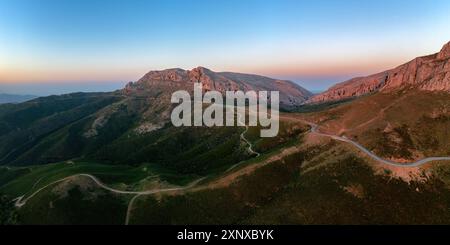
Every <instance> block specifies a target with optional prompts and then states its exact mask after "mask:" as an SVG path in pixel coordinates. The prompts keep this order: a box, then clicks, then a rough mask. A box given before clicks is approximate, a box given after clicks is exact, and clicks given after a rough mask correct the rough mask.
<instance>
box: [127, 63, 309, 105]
mask: <svg viewBox="0 0 450 245" xmlns="http://www.w3.org/2000/svg"><path fill="white" fill-rule="evenodd" d="M197 82H199V83H202V85H203V89H204V90H205V91H212V90H214V91H219V92H221V93H225V92H226V91H236V90H241V91H249V90H254V91H279V92H280V106H281V108H285V109H288V108H290V107H293V106H298V105H301V104H302V103H304V102H305V101H306V100H307V99H309V98H310V97H311V96H312V93H311V92H309V91H308V90H306V89H304V88H302V87H301V86H299V85H297V84H295V83H293V82H291V81H286V80H277V79H272V78H268V77H263V76H258V75H251V74H242V73H232V72H214V71H211V70H209V69H207V68H204V67H197V68H194V69H192V70H183V69H168V70H163V71H151V72H149V73H147V74H146V75H145V76H144V77H142V78H141V79H140V80H139V81H137V82H135V83H129V84H127V86H126V87H125V88H124V90H123V91H124V93H125V94H128V95H147V96H148V95H149V94H156V93H159V94H160V93H164V94H166V95H168V96H170V95H171V94H172V92H173V91H175V90H180V89H183V90H187V91H192V89H193V87H194V86H193V84H194V83H197Z"/></svg>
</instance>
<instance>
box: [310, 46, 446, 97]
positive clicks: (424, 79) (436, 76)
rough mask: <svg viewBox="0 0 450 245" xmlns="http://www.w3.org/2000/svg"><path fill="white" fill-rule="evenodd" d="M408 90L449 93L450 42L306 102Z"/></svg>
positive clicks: (342, 84)
mask: <svg viewBox="0 0 450 245" xmlns="http://www.w3.org/2000/svg"><path fill="white" fill-rule="evenodd" d="M409 88H415V89H419V90H425V91H447V92H450V42H448V43H447V44H445V45H444V46H443V47H442V49H441V51H440V52H438V53H435V54H431V55H426V56H421V57H417V58H415V59H413V60H411V61H409V62H407V63H405V64H402V65H400V66H397V67H396V68H393V69H390V70H386V71H383V72H380V73H376V74H373V75H369V76H365V77H356V78H352V79H350V80H347V81H344V82H342V83H338V84H335V85H334V86H332V87H330V88H329V89H328V90H327V91H325V92H323V93H320V94H318V95H315V96H313V97H311V98H310V99H308V101H306V103H322V102H328V101H337V100H342V99H346V98H351V97H358V96H362V95H366V94H369V93H375V92H391V91H394V90H398V89H409Z"/></svg>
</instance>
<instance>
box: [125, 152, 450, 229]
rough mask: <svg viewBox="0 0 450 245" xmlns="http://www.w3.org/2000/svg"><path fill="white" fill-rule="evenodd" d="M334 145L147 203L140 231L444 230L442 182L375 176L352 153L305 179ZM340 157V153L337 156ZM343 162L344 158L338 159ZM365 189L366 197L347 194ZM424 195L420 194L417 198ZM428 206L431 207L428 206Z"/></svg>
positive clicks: (141, 209)
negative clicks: (222, 227)
mask: <svg viewBox="0 0 450 245" xmlns="http://www.w3.org/2000/svg"><path fill="white" fill-rule="evenodd" d="M333 147H335V146H332V145H329V146H325V147H324V148H322V149H317V148H315V149H314V150H313V149H310V150H307V151H304V152H300V153H296V154H293V155H291V156H289V157H287V158H285V159H284V160H282V161H277V162H275V163H273V164H270V165H266V166H264V167H261V168H259V169H257V170H256V171H255V172H254V173H252V174H251V175H248V176H245V177H244V178H241V179H240V180H239V181H238V182H236V183H234V184H232V185H231V186H229V187H226V188H220V189H213V190H204V191H199V192H195V193H187V194H185V195H180V196H162V197H158V198H157V199H155V197H151V196H149V197H142V198H140V199H138V200H137V202H136V205H135V210H134V212H133V215H132V219H131V221H132V223H134V224H441V223H449V222H450V214H448V212H447V210H448V209H449V208H450V195H449V194H450V191H449V189H448V188H447V187H446V186H445V184H444V182H443V181H442V180H441V179H440V178H438V177H431V178H430V179H429V180H428V181H427V182H425V183H422V182H414V181H413V182H411V183H409V184H408V183H406V182H403V181H402V180H399V179H392V178H390V177H389V176H385V175H375V174H374V173H373V171H372V169H371V168H370V167H368V165H366V164H365V163H364V161H363V160H362V159H360V158H358V157H355V156H354V155H352V154H350V153H344V154H345V157H341V158H336V160H331V162H330V163H329V164H328V165H326V166H325V167H322V168H317V169H316V170H313V171H308V172H304V171H303V170H302V163H303V162H304V160H308V159H311V158H313V157H317V156H320V155H321V154H322V153H323V152H325V151H328V150H329V149H330V148H333ZM336 152H339V150H338V149H336ZM336 154H339V155H341V154H342V152H339V153H336ZM349 186H358V188H359V189H361V193H362V194H361V196H355V195H354V194H352V193H350V192H348V191H346V189H345V188H346V187H349ZM418 190H419V191H418ZM425 200H426V201H425Z"/></svg>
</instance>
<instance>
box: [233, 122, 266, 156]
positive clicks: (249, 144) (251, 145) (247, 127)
mask: <svg viewBox="0 0 450 245" xmlns="http://www.w3.org/2000/svg"><path fill="white" fill-rule="evenodd" d="M237 115H238V123H239V124H240V125H242V126H245V131H244V132H242V134H241V139H242V140H243V141H244V142H245V143H247V145H248V151H249V152H250V153H251V154H254V155H256V157H259V156H261V154H260V153H258V152H256V151H254V150H253V144H252V143H251V142H250V141H249V140H248V139H247V138H245V134H246V133H247V132H248V129H249V126H248V125H247V124H245V121H242V115H241V114H239V113H237Z"/></svg>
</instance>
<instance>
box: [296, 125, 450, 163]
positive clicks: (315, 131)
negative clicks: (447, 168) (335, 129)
mask: <svg viewBox="0 0 450 245" xmlns="http://www.w3.org/2000/svg"><path fill="white" fill-rule="evenodd" d="M297 120H300V119H297ZM300 121H303V122H304V123H306V124H308V125H309V126H310V127H311V130H310V131H311V133H312V134H316V135H320V136H325V137H330V138H332V139H334V140H337V141H342V142H346V143H349V144H352V145H353V146H355V147H356V148H358V149H359V150H361V151H362V152H364V153H365V154H366V155H368V156H369V157H371V158H372V159H374V160H376V161H378V162H380V163H383V164H386V165H390V166H395V167H419V166H421V165H424V164H426V163H429V162H433V161H450V157H427V158H423V159H420V160H417V161H415V162H405V163H400V162H394V161H391V160H387V159H384V158H381V157H379V156H377V155H375V154H374V153H373V152H371V151H370V150H369V149H367V148H365V147H364V146H362V145H360V144H359V143H358V142H356V141H353V140H351V139H349V138H347V137H345V136H338V135H333V134H326V133H321V132H319V131H318V128H319V125H317V124H315V123H312V122H308V121H304V120H300Z"/></svg>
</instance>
